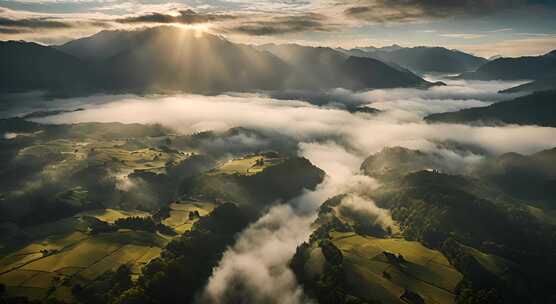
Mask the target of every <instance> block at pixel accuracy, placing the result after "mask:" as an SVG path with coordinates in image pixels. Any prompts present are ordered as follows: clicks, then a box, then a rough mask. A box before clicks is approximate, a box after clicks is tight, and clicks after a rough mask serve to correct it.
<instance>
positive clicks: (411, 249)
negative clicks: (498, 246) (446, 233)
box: [332, 232, 463, 303]
mask: <svg viewBox="0 0 556 304" xmlns="http://www.w3.org/2000/svg"><path fill="white" fill-rule="evenodd" d="M332 242H333V243H334V245H336V246H337V247H338V248H339V249H340V250H341V251H342V253H343V255H344V267H345V269H346V271H347V272H348V275H347V278H348V281H349V282H348V285H350V286H351V288H352V292H353V294H355V295H357V296H360V297H363V298H370V299H378V300H381V301H384V302H388V303H404V302H403V301H402V300H400V295H401V294H402V293H403V292H404V289H406V288H407V289H409V290H411V291H413V292H416V293H418V294H419V295H421V296H422V297H423V299H424V300H425V301H426V303H454V299H455V288H456V286H457V284H458V283H459V282H460V281H461V280H462V278H463V276H462V275H461V274H460V273H459V272H458V271H457V270H456V269H454V267H453V266H451V265H450V263H449V262H448V260H447V259H446V258H445V257H444V256H443V255H442V254H441V253H440V252H438V251H435V250H431V249H428V248H426V247H424V246H423V245H421V244H420V243H418V242H412V241H406V240H404V239H398V238H391V239H379V238H373V237H364V236H360V235H356V234H353V233H338V232H333V233H332ZM384 252H387V253H392V254H395V255H397V254H401V255H402V256H403V258H404V259H405V261H406V262H405V263H393V262H391V261H390V260H389V259H388V258H387V256H386V255H385V254H384Z"/></svg>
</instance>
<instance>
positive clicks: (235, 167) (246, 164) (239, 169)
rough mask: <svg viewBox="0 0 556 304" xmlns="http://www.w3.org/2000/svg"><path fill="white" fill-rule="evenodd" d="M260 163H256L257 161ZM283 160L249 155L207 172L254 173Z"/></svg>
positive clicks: (213, 173) (214, 173) (215, 173)
mask: <svg viewBox="0 0 556 304" xmlns="http://www.w3.org/2000/svg"><path fill="white" fill-rule="evenodd" d="M261 160H262V163H259V164H258V163H257V161H259V162H261ZM282 161H283V159H282V158H272V157H267V156H264V155H250V156H246V157H244V158H238V159H233V160H229V161H227V162H225V163H223V164H221V165H220V166H218V167H217V168H216V169H214V170H212V171H211V172H209V174H211V175H217V174H240V175H254V174H257V173H259V172H261V171H263V170H264V169H266V168H268V167H272V166H274V165H277V164H279V163H281V162H282Z"/></svg>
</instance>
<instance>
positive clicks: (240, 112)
mask: <svg viewBox="0 0 556 304" xmlns="http://www.w3.org/2000/svg"><path fill="white" fill-rule="evenodd" d="M98 98H100V97H98ZM112 98H114V97H113V96H111V97H110V99H111V100H110V101H108V102H107V103H102V104H95V105H90V106H89V107H87V108H86V109H84V110H82V111H78V112H68V113H62V114H59V115H53V116H48V117H44V118H38V119H35V121H38V122H45V123H78V122H122V123H160V124H162V125H164V126H167V127H170V128H173V129H175V130H177V131H179V132H183V133H192V132H199V131H206V130H218V131H224V130H227V129H230V128H233V127H239V126H241V127H245V128H250V129H256V130H263V131H268V132H275V133H278V134H280V135H283V136H286V137H288V138H291V139H292V140H294V141H296V142H299V143H303V142H314V141H315V140H318V141H323V140H333V141H336V142H337V143H338V144H341V145H344V146H346V148H347V149H350V150H353V151H354V152H355V153H358V154H360V156H366V155H368V154H371V153H374V152H377V151H379V150H381V149H382V148H383V147H385V146H403V147H407V148H412V149H421V150H425V151H436V150H438V145H437V144H436V143H438V142H443V141H453V142H458V143H460V144H464V145H469V146H475V147H480V148H481V149H482V150H484V151H487V152H488V153H492V154H500V153H505V152H510V151H512V152H519V153H532V152H536V151H539V150H542V149H546V148H550V147H554V146H556V136H555V135H556V133H555V129H554V128H544V127H536V126H504V127H487V126H485V127H481V126H466V125H455V124H434V125H429V124H426V123H424V122H423V121H422V116H424V115H426V114H429V113H434V112H441V111H447V110H455V109H458V108H463V107H469V106H476V105H477V104H478V103H482V101H476V100H474V99H470V100H462V101H459V102H449V101H445V102H442V101H431V100H427V99H423V100H411V99H405V100H397V101H383V102H376V103H375V104H373V105H377V104H378V105H380V107H382V108H383V110H384V112H381V113H379V114H367V113H355V114H353V113H349V112H347V111H343V110H340V109H330V108H322V107H318V106H314V105H312V104H309V103H307V102H303V101H298V100H276V99H271V98H268V97H265V96H262V95H239V96H229V95H223V96H212V97H207V96H199V95H176V96H160V97H137V96H122V97H121V99H119V100H115V101H113V100H112Z"/></svg>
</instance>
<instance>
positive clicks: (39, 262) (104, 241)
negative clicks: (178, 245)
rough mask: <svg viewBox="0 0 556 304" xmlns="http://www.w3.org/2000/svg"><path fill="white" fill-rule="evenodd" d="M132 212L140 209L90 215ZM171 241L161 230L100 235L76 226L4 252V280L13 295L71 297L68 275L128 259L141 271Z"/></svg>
mask: <svg viewBox="0 0 556 304" xmlns="http://www.w3.org/2000/svg"><path fill="white" fill-rule="evenodd" d="M132 214H139V213H129V212H125V211H120V210H110V209H109V210H104V212H101V211H94V212H91V213H90V214H87V215H91V216H98V217H99V218H101V219H106V220H115V219H117V218H118V217H120V216H127V215H132ZM168 241H169V240H168V239H166V238H164V237H162V236H160V235H158V234H153V233H148V232H142V231H131V230H125V229H121V230H118V231H116V232H111V233H103V234H98V235H89V234H86V233H84V232H81V231H73V232H70V233H66V234H58V235H54V236H49V237H47V238H45V239H42V240H40V241H35V242H33V243H32V244H29V245H27V246H25V247H23V248H21V249H19V250H17V251H15V252H13V253H12V254H9V255H7V256H5V257H3V258H1V259H0V283H3V284H5V285H6V286H7V289H8V293H9V294H10V295H25V296H28V297H30V298H45V297H47V296H55V297H58V298H62V299H71V291H70V288H71V284H63V282H64V281H67V280H69V281H70V282H71V281H74V280H75V281H79V282H87V281H91V280H94V279H96V278H97V277H98V276H100V275H101V274H103V273H104V272H106V271H108V270H115V269H116V268H118V267H119V266H120V265H123V264H128V265H130V266H131V268H132V272H133V274H134V277H137V276H138V275H139V273H140V271H141V268H142V267H143V266H144V265H145V264H147V263H148V262H149V261H150V260H152V259H153V258H155V257H158V256H159V255H160V252H161V251H162V248H163V247H164V246H165V245H166V243H167V242H168ZM49 291H50V292H51V293H52V294H49Z"/></svg>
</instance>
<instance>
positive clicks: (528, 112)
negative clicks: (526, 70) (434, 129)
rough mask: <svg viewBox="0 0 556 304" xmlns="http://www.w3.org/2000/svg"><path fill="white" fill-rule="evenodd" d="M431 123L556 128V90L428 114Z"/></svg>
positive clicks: (426, 118)
mask: <svg viewBox="0 0 556 304" xmlns="http://www.w3.org/2000/svg"><path fill="white" fill-rule="evenodd" d="M425 120H426V121H428V122H444V123H479V124H486V125H492V124H500V123H502V124H520V125H539V126H547V127H556V91H544V92H537V93H534V94H531V95H527V96H523V97H519V98H516V99H513V100H508V101H502V102H498V103H495V104H492V105H490V106H487V107H479V108H470V109H464V110H460V111H456V112H448V113H437V114H432V115H429V116H427V117H425Z"/></svg>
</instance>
